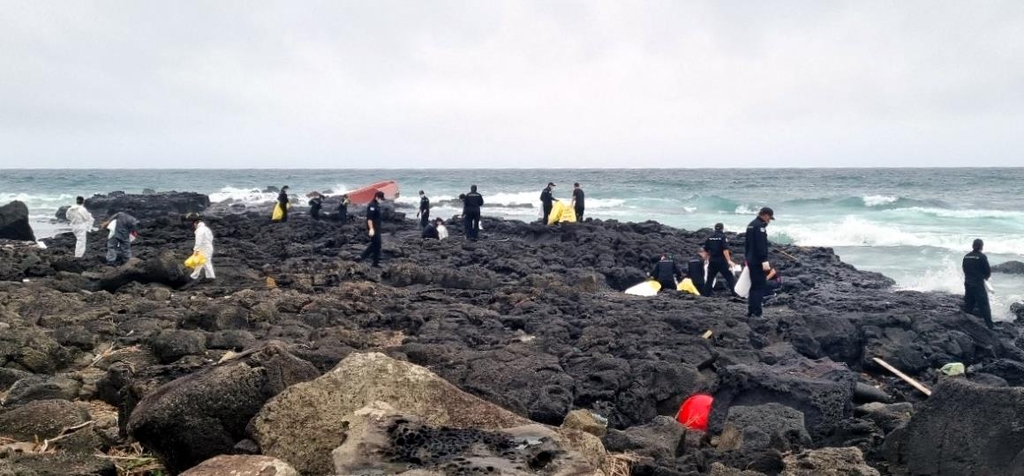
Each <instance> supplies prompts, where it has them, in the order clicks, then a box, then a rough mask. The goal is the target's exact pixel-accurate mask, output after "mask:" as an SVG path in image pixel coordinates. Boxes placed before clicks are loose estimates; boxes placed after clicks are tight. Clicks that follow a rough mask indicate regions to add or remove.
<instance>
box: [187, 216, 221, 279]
mask: <svg viewBox="0 0 1024 476" xmlns="http://www.w3.org/2000/svg"><path fill="white" fill-rule="evenodd" d="M192 229H193V230H195V232H196V242H195V244H194V245H192V253H193V254H195V253H202V254H203V256H204V257H205V258H206V262H205V263H203V265H202V266H199V267H197V268H196V270H195V271H193V272H192V276H191V277H192V279H193V280H198V279H199V276H200V275H201V274H202V273H203V272H205V273H206V279H214V278H216V277H217V276H216V274H214V272H213V231H211V230H210V227H208V226H206V223H205V222H203V219H202V217H200V216H198V215H195V216H193V217H192Z"/></svg>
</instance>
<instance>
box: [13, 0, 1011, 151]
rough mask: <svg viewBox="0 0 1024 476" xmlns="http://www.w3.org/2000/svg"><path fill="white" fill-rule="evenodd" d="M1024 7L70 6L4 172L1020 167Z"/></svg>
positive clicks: (21, 68)
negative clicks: (58, 169)
mask: <svg viewBox="0 0 1024 476" xmlns="http://www.w3.org/2000/svg"><path fill="white" fill-rule="evenodd" d="M1022 25H1024V2H1016V1H1008V2H995V1H978V2H966V3H965V2H924V1H920V2H915V1H909V2H881V1H862V2H817V1H799V2H797V1H790V2H786V1H783V2H706V3H697V2H676V1H648V2H606V1H578V2H573V1H560V0H559V1H553V2H552V1H538V2H525V1H515V2H499V1H493V2H399V1H381V2H338V1H324V2H300V3H294V2H242V1H233V2H232V1H221V2H188V1H187V2H155V1H139V2H114V1H95V2H52V1H45V0H30V1H13V2H6V3H5V12H4V15H2V16H0V31H3V32H4V33H3V34H2V35H0V74H2V75H3V78H4V81H3V83H2V86H0V103H2V104H3V107H0V142H2V143H3V144H4V146H3V147H2V150H0V166H3V167H15V166H34V167H154V166H156V167H210V166H218V167H463V166H480V167H546V166H559V167H643V166H654V167H658V166H872V165H878V166H891V165H905V166H930V165H936V166H975V165H1020V163H1021V159H1020V158H1019V155H1020V151H1021V150H1024V147H1022V146H1024V134H1020V125H1021V124H1024V120H1022V119H1024V117H1022V116H1024V61H1022V60H1021V58H1024V27H1022Z"/></svg>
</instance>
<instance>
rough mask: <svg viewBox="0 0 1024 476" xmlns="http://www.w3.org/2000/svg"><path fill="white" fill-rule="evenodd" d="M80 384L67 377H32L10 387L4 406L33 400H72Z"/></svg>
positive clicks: (76, 395)
mask: <svg viewBox="0 0 1024 476" xmlns="http://www.w3.org/2000/svg"><path fill="white" fill-rule="evenodd" d="M81 388H82V383H81V382H79V381H77V380H74V379H70V378H68V377H62V376H54V375H32V376H30V377H25V378H23V379H21V380H18V381H17V382H15V383H14V385H12V386H11V389H10V390H9V391H8V392H7V397H6V398H5V399H4V401H3V402H4V405H6V406H9V407H13V406H17V405H21V404H24V403H28V402H31V401H33V400H74V399H75V398H76V397H78V391H79V390H81Z"/></svg>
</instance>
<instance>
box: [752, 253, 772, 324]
mask: <svg viewBox="0 0 1024 476" xmlns="http://www.w3.org/2000/svg"><path fill="white" fill-rule="evenodd" d="M748 267H749V268H750V294H749V295H747V315H748V316H757V317H761V313H762V312H763V311H762V310H761V305H762V304H764V295H765V293H766V292H767V291H768V281H767V278H766V276H765V272H764V270H763V269H761V263H748Z"/></svg>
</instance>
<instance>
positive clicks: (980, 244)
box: [971, 238, 985, 251]
mask: <svg viewBox="0 0 1024 476" xmlns="http://www.w3.org/2000/svg"><path fill="white" fill-rule="evenodd" d="M984 247H985V242H984V241H981V238H978V239H976V240H974V243H972V244H971V248H972V249H973V250H974V251H981V249H982V248H984Z"/></svg>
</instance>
